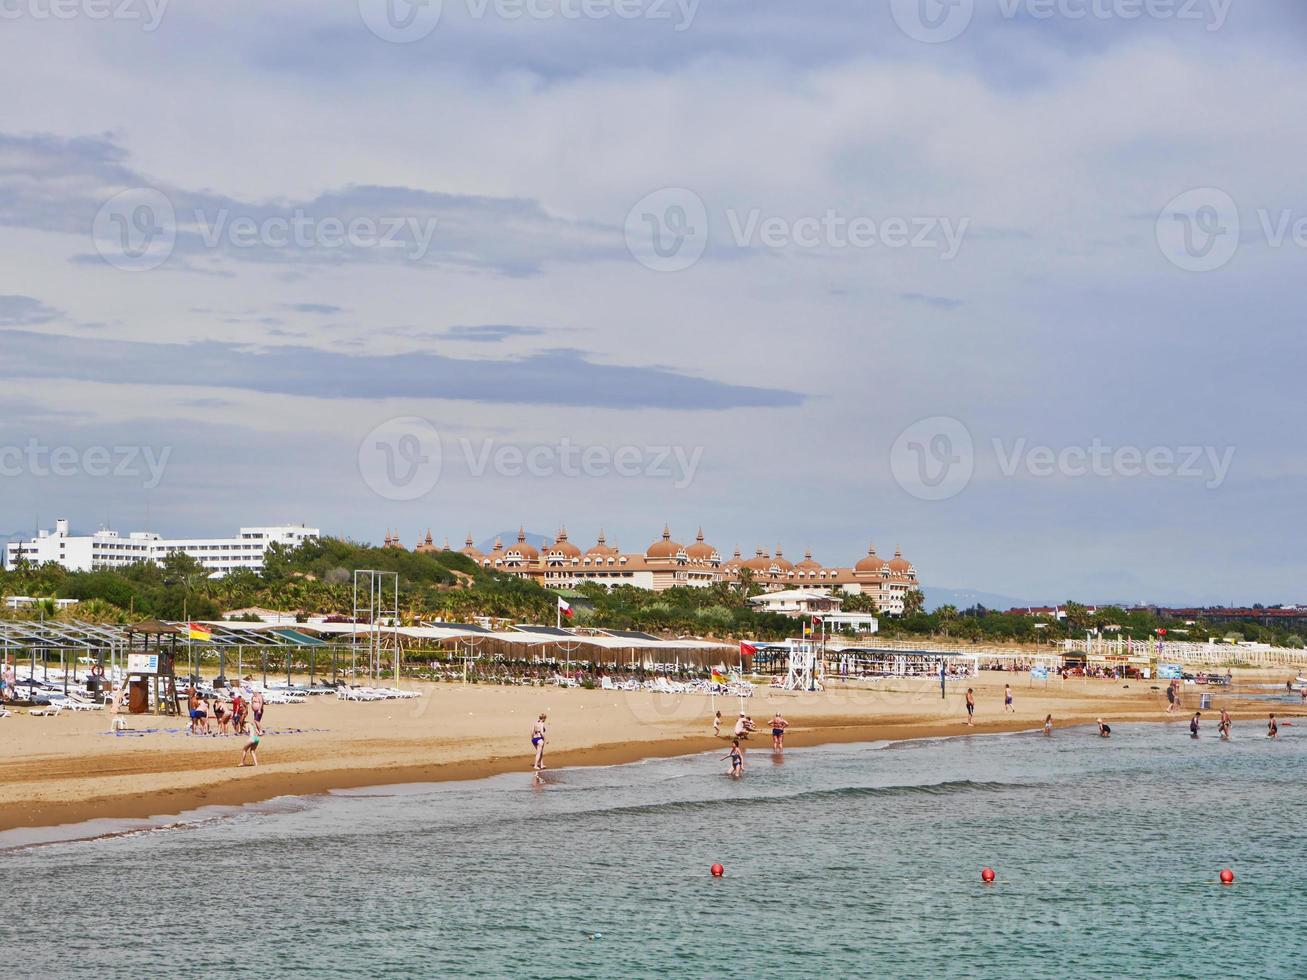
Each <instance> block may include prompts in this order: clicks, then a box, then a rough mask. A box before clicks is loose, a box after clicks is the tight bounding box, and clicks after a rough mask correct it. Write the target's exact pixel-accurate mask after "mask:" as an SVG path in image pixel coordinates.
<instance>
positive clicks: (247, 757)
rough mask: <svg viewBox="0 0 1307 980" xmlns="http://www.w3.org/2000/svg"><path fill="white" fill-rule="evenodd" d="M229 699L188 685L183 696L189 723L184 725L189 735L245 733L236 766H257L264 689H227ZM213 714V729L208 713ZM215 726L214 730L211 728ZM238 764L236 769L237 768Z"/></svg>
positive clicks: (260, 739)
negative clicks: (239, 759)
mask: <svg viewBox="0 0 1307 980" xmlns="http://www.w3.org/2000/svg"><path fill="white" fill-rule="evenodd" d="M228 691H229V693H230V694H231V700H230V701H228V700H226V699H224V698H220V697H218V695H217V694H216V693H215V694H214V696H213V697H212V698H208V697H206V696H205V695H202V694H201V693H200V692H199V691H198V690H197V689H196V688H194V687H192V688H191V693H190V696H189V697H188V698H187V699H186V706H187V712H188V714H189V716H190V723H189V724H188V725H187V726H186V733H187V734H188V735H227V734H229V733H228V731H227V729H228V728H230V729H231V732H230V734H233V735H244V736H246V742H245V745H244V747H243V748H242V749H241V761H240V763H239V766H247V765H250V766H257V765H258V764H259V754H258V753H259V743H260V742H261V741H262V740H263V711H264V707H265V704H264V700H263V692H262V691H258V690H254V691H244V690H242V689H240V688H238V687H233V688H228ZM210 714H212V716H213V725H214V728H210V726H209V716H210ZM215 728H216V731H215V730H214V729H215ZM239 766H238V768H239Z"/></svg>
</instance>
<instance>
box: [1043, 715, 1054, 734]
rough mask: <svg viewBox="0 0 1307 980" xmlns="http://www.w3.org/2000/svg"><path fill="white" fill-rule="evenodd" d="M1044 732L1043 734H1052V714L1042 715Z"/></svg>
mask: <svg viewBox="0 0 1307 980" xmlns="http://www.w3.org/2000/svg"><path fill="white" fill-rule="evenodd" d="M1044 734H1045V735H1052V734H1053V716H1052V715H1044Z"/></svg>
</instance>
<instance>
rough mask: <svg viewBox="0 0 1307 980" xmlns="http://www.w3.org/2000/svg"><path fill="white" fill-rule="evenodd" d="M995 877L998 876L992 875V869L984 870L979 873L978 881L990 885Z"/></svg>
mask: <svg viewBox="0 0 1307 980" xmlns="http://www.w3.org/2000/svg"><path fill="white" fill-rule="evenodd" d="M997 877H998V875H996V874H994V869H993V868H986V869H985V870H984V871H982V872H980V880H981V881H983V882H984V883H985V884H987V885H992V884H993V883H994V879H995V878H997Z"/></svg>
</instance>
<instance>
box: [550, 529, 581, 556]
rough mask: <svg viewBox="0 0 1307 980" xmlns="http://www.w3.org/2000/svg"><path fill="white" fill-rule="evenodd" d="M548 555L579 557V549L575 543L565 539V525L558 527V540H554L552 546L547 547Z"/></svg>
mask: <svg viewBox="0 0 1307 980" xmlns="http://www.w3.org/2000/svg"><path fill="white" fill-rule="evenodd" d="M549 557H551V558H580V557H581V549H580V548H578V547H577V546H576V545H574V544H572V542H571V541H568V540H567V528H565V527H564V528H559V530H558V540H557V541H555V542H554V546H553V547H552V548H550V549H549Z"/></svg>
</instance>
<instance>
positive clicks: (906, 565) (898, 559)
mask: <svg viewBox="0 0 1307 980" xmlns="http://www.w3.org/2000/svg"><path fill="white" fill-rule="evenodd" d="M889 570H890V571H891V572H910V571H912V562H910V561H908V560H907V559H906V558H904V557H903V552H902V551H900V550H899V549H898V548H895V549H894V557H893V558H891V559H890V560H889Z"/></svg>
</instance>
